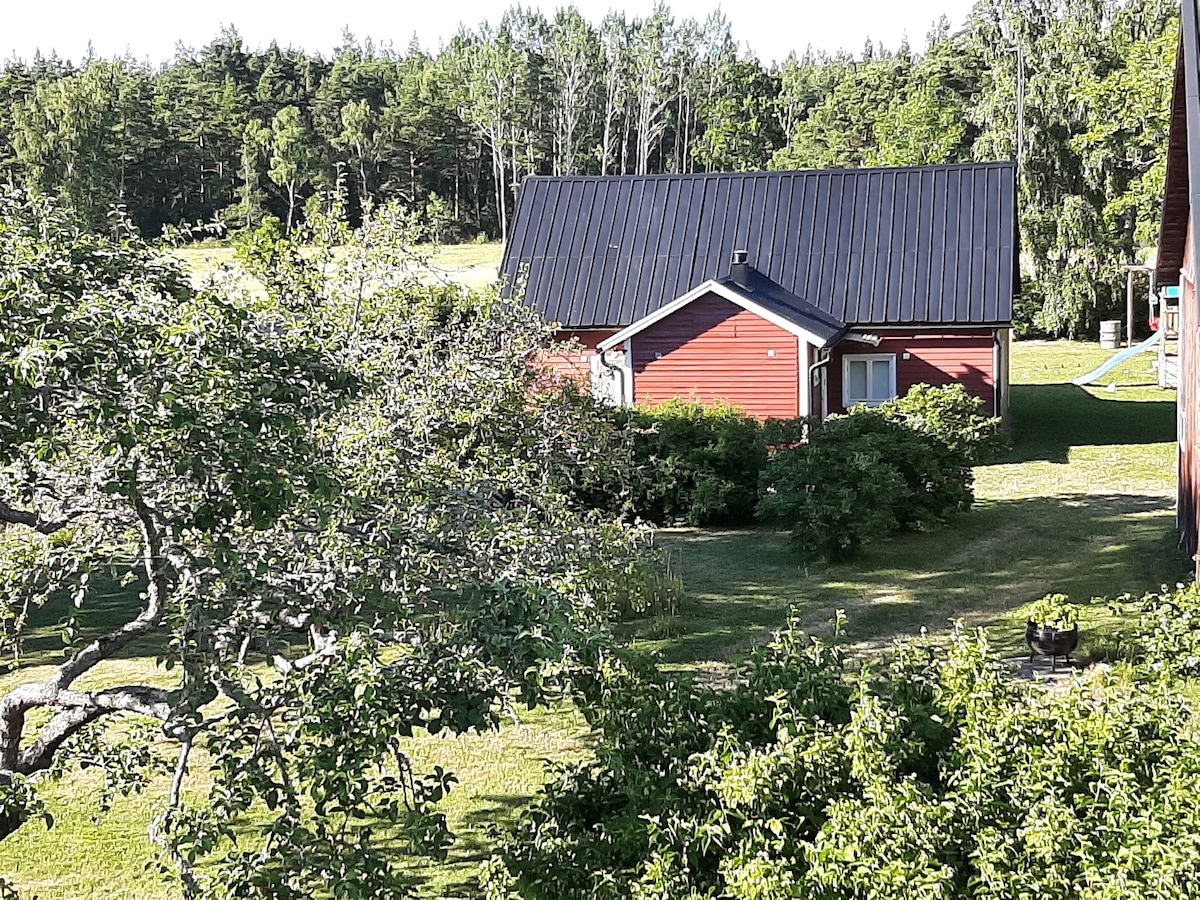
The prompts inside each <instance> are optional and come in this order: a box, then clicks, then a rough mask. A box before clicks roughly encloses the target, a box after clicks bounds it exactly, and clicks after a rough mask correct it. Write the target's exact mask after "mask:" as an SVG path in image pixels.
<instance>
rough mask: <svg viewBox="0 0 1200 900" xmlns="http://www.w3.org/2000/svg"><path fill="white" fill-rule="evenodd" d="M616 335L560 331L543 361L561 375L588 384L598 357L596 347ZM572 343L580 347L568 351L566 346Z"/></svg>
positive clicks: (543, 356)
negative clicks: (594, 359) (594, 360)
mask: <svg viewBox="0 0 1200 900" xmlns="http://www.w3.org/2000/svg"><path fill="white" fill-rule="evenodd" d="M616 333H617V332H616V331H615V330H611V329H610V330H608V331H560V332H558V333H557V334H556V335H554V343H553V344H551V346H550V348H549V349H548V350H546V352H545V353H544V354H542V361H543V362H545V363H547V364H549V365H550V366H551V367H552V368H554V369H555V370H557V371H558V372H560V373H561V374H563V375H566V376H568V377H570V378H576V379H578V380H580V381H581V382H583V383H584V384H588V383H590V382H591V378H592V357H593V356H595V355H596V352H597V351H596V345H597V344H598V343H600V342H601V341H602V340H604V339H605V338H609V337H612V336H613V335H614V334H616ZM570 341H575V342H576V343H577V344H579V346H578V347H572V348H571V349H569V350H568V348H567V347H566V346H564V345H565V344H566V343H567V342H570Z"/></svg>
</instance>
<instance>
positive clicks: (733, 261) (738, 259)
mask: <svg viewBox="0 0 1200 900" xmlns="http://www.w3.org/2000/svg"><path fill="white" fill-rule="evenodd" d="M749 258H750V255H749V254H748V253H747V252H746V251H745V250H734V251H733V256H732V257H731V258H730V260H729V277H730V279H731V280H732V281H733V283H734V284H736V285H739V286H740V287H749V286H750V263H749V262H747V260H748V259H749Z"/></svg>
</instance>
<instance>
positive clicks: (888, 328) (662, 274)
mask: <svg viewBox="0 0 1200 900" xmlns="http://www.w3.org/2000/svg"><path fill="white" fill-rule="evenodd" d="M1017 257H1018V242H1017V212H1016V186H1015V170H1014V167H1013V165H1012V164H1010V163H995V164H982V165H951V166H927V167H919V168H893V169H853V170H832V171H811V172H808V171H806V172H751V173H743V174H720V175H654V176H621V177H608V178H595V177H568V178H530V179H528V180H526V181H525V183H524V185H523V186H522V188H521V194H520V197H519V199H518V204H517V211H516V215H515V218H514V222H513V227H512V233H511V235H510V238H509V242H508V245H507V247H506V248H505V254H504V260H503V262H502V263H501V276H502V278H503V279H504V283H505V290H506V291H507V292H508V293H509V294H510V295H512V296H520V297H522V298H523V299H524V301H525V302H526V303H527V304H529V305H531V306H533V307H534V308H535V309H537V310H538V311H539V312H541V314H542V315H543V316H544V317H545V318H546V319H547V320H548V321H551V322H556V323H558V327H559V331H558V336H559V338H560V339H561V340H563V341H568V340H573V341H574V343H571V344H568V345H566V346H567V347H569V349H563V348H561V347H560V348H558V350H556V351H555V353H554V354H553V355H552V358H553V359H554V361H556V362H557V364H559V365H560V366H561V367H563V368H564V369H566V370H568V371H573V372H576V373H578V374H580V375H581V376H583V375H586V377H588V378H590V379H591V380H592V383H593V386H594V388H595V389H596V390H597V391H598V392H600V393H602V394H604V395H606V396H608V397H609V398H610V399H612V400H613V401H614V402H618V403H645V404H653V403H658V402H662V401H665V400H668V399H671V398H673V397H683V398H693V399H697V400H700V401H702V402H713V401H717V400H721V401H725V402H727V403H730V404H732V405H734V406H738V407H740V408H742V409H743V410H745V411H746V412H747V413H748V414H750V415H753V416H758V417H760V418H765V417H769V416H777V417H793V416H802V415H828V414H829V413H833V412H841V411H844V410H845V409H846V408H847V407H849V406H851V405H853V404H857V403H869V404H878V403H881V402H883V401H884V400H887V399H889V398H891V397H895V396H897V395H898V394H903V393H904V392H905V391H906V390H907V389H908V388H909V387H910V386H912V385H913V384H917V383H919V382H925V383H928V384H945V383H948V382H952V381H959V382H962V383H963V384H964V385H966V387H967V388H968V389H969V390H970V391H971V392H973V393H975V394H977V395H978V396H980V397H982V398H983V399H984V401H985V404H986V407H987V409H988V410H989V411H992V412H998V413H1000V414H1004V413H1006V411H1007V406H1008V356H1009V335H1010V327H1011V320H1012V300H1013V296H1014V294H1016V293H1017V291H1018V290H1019V288H1020V283H1019V279H1020V276H1019V272H1018V267H1017V266H1018V258H1017Z"/></svg>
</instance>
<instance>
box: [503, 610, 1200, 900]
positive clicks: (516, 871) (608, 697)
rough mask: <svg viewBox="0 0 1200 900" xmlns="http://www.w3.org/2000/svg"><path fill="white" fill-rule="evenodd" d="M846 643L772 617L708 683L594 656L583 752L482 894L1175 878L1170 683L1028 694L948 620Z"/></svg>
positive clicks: (1040, 886) (1186, 869)
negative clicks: (595, 682)
mask: <svg viewBox="0 0 1200 900" xmlns="http://www.w3.org/2000/svg"><path fill="white" fill-rule="evenodd" d="M849 662H850V661H849V659H848V658H847V656H846V655H845V654H844V653H843V652H842V651H840V650H839V649H837V648H836V646H835V647H829V646H826V645H825V644H823V643H821V642H818V641H814V640H810V639H805V638H804V636H803V635H802V634H800V633H799V632H798V631H797V630H795V628H794V626H793V627H792V628H789V629H788V630H787V631H785V632H783V633H781V634H780V635H778V636H777V638H776V640H775V641H774V642H773V643H772V644H771V645H770V646H769V647H766V648H763V649H762V650H761V651H759V652H757V653H755V654H754V655H753V656H752V657H751V658H750V660H748V661H747V662H746V663H744V664H743V665H742V666H740V667H739V668H738V670H737V671H736V672H735V673H734V675H733V678H732V680H731V685H732V686H730V687H715V686H708V687H705V686H699V685H695V684H690V685H688V684H679V683H676V682H673V681H672V680H671V679H670V678H669V677H668V676H665V675H662V674H659V673H656V672H654V671H653V670H634V669H630V668H625V669H620V670H616V671H614V670H611V669H610V670H609V671H607V672H605V673H604V674H603V675H602V679H601V680H602V682H603V684H604V686H605V687H604V688H603V689H600V690H597V691H595V692H593V694H591V695H590V696H589V701H590V702H591V703H592V704H596V705H598V708H593V711H592V712H591V713H590V714H591V715H592V716H593V717H594V719H595V720H596V721H597V722H598V724H599V727H600V731H599V738H598V745H597V749H596V761H595V762H594V763H592V764H587V765H577V766H574V767H569V768H567V769H565V770H564V771H562V772H561V773H560V774H559V776H558V777H557V778H555V780H554V781H552V782H551V783H550V784H548V785H547V786H546V787H545V788H544V790H543V793H542V794H541V795H540V796H539V797H538V799H537V800H536V801H535V803H534V804H533V806H532V807H531V809H530V810H529V811H528V812H527V813H525V814H524V815H523V817H522V822H521V824H520V826H519V828H518V829H517V830H516V831H515V833H514V834H513V835H511V836H510V837H509V838H508V839H507V840H506V841H505V842H504V843H503V845H502V848H501V850H500V852H499V854H498V855H497V856H496V858H495V859H493V861H492V863H491V865H490V867H489V869H488V873H487V877H486V884H487V887H488V891H489V894H488V896H490V897H492V898H509V897H523V898H543V897H545V898H549V897H562V898H574V897H578V898H583V897H593V896H599V897H605V898H626V897H629V898H633V897H747V898H749V897H753V898H775V897H779V898H783V897H827V898H878V900H883V898H897V897H899V898H922V900H925V898H964V897H973V898H981V900H982V898H1000V897H1004V898H1007V897H1011V898H1018V897H1028V896H1039V897H1046V898H1063V900H1066V898H1071V897H1078V896H1089V897H1097V898H1100V897H1103V898H1118V897H1120V898H1134V897H1145V896H1158V897H1163V898H1180V900H1182V898H1184V897H1186V896H1188V894H1189V891H1190V885H1191V884H1192V883H1193V879H1194V878H1195V877H1196V876H1197V875H1198V874H1200V856H1198V855H1197V853H1196V850H1195V839H1194V831H1195V828H1196V827H1197V824H1200V813H1198V812H1197V810H1196V809H1195V804H1194V800H1193V797H1194V791H1195V790H1196V789H1197V788H1198V787H1200V732H1198V730H1197V727H1196V722H1197V718H1196V713H1197V710H1196V709H1195V703H1194V700H1193V699H1192V695H1191V694H1183V695H1181V694H1180V693H1179V692H1178V690H1177V689H1176V688H1175V687H1174V686H1173V685H1172V684H1171V683H1170V682H1167V681H1163V680H1160V679H1158V678H1157V677H1155V676H1154V675H1153V673H1151V672H1150V671H1149V670H1147V669H1144V668H1143V669H1131V668H1126V669H1120V670H1115V669H1114V670H1106V669H1098V670H1096V671H1094V672H1091V673H1089V674H1088V675H1087V676H1086V677H1082V678H1079V679H1077V680H1075V681H1073V682H1071V683H1070V684H1067V685H1065V686H1063V687H1062V688H1061V689H1057V690H1053V691H1046V690H1044V689H1042V688H1040V687H1037V686H1034V685H1032V684H1029V683H1027V682H1020V681H1017V680H1014V679H1012V678H1011V677H1010V676H1009V675H1007V674H1006V672H1005V671H1004V669H1003V667H1002V666H1001V665H1000V664H999V663H998V662H996V661H995V660H994V659H993V658H992V657H991V654H990V652H989V649H988V645H987V642H986V639H985V638H984V637H983V636H982V634H972V633H969V632H963V631H956V632H955V634H954V635H952V636H951V638H950V639H949V641H948V646H947V645H939V644H937V643H933V642H929V641H925V640H922V641H917V642H911V643H901V644H898V645H897V646H896V647H895V648H894V651H893V653H892V655H891V657H890V659H889V661H888V662H887V663H886V665H882V664H875V665H872V666H864V667H863V668H862V669H861V670H860V671H859V672H857V674H853V675H851V674H850V666H849V665H848V663H849Z"/></svg>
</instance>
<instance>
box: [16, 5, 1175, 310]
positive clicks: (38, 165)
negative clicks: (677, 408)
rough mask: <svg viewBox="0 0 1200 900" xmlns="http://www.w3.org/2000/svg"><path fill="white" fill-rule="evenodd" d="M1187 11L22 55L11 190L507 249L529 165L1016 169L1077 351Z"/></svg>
mask: <svg viewBox="0 0 1200 900" xmlns="http://www.w3.org/2000/svg"><path fill="white" fill-rule="evenodd" d="M1177 20H1178V13H1177V9H1176V5H1175V3H1173V2H1170V0H980V2H978V3H977V4H976V5H975V7H974V9H973V10H972V13H971V15H970V16H969V18H968V20H967V22H966V23H965V25H964V26H963V27H962V28H961V30H958V31H952V30H951V28H950V26H949V23H947V22H946V21H945V20H943V21H942V22H941V23H940V24H939V25H937V26H935V27H934V28H933V29H932V30H931V31H930V33H929V34H928V35H927V36H926V38H925V40H924V43H923V46H922V47H920V48H919V49H916V48H913V47H910V46H908V45H902V46H900V47H899V48H897V49H895V50H892V49H885V48H883V47H881V46H878V45H876V44H874V43H871V42H868V43H867V45H866V46H865V47H864V48H863V50H862V52H861V53H860V54H858V55H850V54H844V53H843V54H838V55H834V56H830V55H825V54H819V53H813V52H805V53H803V54H796V55H793V56H791V57H789V58H788V59H787V60H786V61H784V62H783V63H782V64H778V65H773V66H765V65H763V64H762V63H761V62H760V61H759V60H758V59H757V57H756V56H755V55H754V53H753V51H752V49H748V48H746V47H744V46H739V45H738V44H737V43H736V41H735V40H734V37H733V35H732V33H731V29H730V25H729V22H728V21H727V20H726V19H725V18H724V17H723V16H722V15H721V14H720V13H713V14H712V15H711V16H709V17H708V18H707V19H706V20H705V21H703V22H699V21H695V20H691V19H685V20H677V19H676V18H675V17H674V16H673V15H672V13H671V12H670V10H669V9H668V8H667V7H666V6H659V7H658V8H657V9H656V10H655V11H654V12H653V13H652V14H651V15H649V16H647V17H645V18H633V17H630V16H628V15H625V14H622V13H610V14H609V15H608V16H607V17H605V18H604V20H603V21H601V22H599V23H595V22H589V21H587V20H585V19H584V18H583V17H582V16H581V15H580V13H579V12H578V11H576V10H575V9H573V8H566V9H562V10H560V11H559V12H557V13H556V14H555V15H554V16H553V17H552V18H550V17H547V16H545V15H544V14H542V13H540V12H536V11H531V10H526V9H522V8H520V7H514V8H512V9H510V10H509V11H508V12H506V13H505V14H504V15H503V16H502V17H501V18H500V20H499V22H498V23H496V24H488V23H485V24H483V25H480V26H479V27H478V28H477V29H475V30H473V31H471V30H463V31H462V32H461V33H460V34H458V35H457V36H456V37H455V38H454V39H453V40H452V41H451V42H450V43H449V45H448V46H446V47H444V48H441V49H440V50H439V51H438V52H437V53H429V52H427V51H425V50H424V49H422V48H421V47H419V46H416V45H415V44H414V45H412V46H410V47H408V48H407V49H406V50H405V51H403V52H399V51H396V50H394V49H392V48H391V46H390V45H382V46H381V45H379V44H376V43H374V42H372V41H370V40H365V41H360V40H357V39H355V38H354V37H353V36H352V35H350V34H345V35H343V39H342V42H341V44H340V46H339V47H338V48H337V49H336V50H335V51H334V53H333V55H332V58H329V59H327V58H324V57H322V56H320V55H314V54H311V53H307V52H304V51H301V50H294V49H286V48H281V47H279V46H277V45H276V44H271V45H270V46H268V47H267V48H266V49H261V50H255V49H251V48H248V47H247V46H246V45H245V44H244V42H243V41H242V39H241V38H240V37H239V36H238V34H237V33H236V31H234V30H232V29H230V30H224V31H222V32H221V33H220V34H219V35H218V36H217V37H216V38H215V39H214V40H213V41H212V42H211V43H209V44H208V45H206V46H204V47H202V48H200V49H191V48H187V47H182V46H181V47H180V48H179V49H178V51H177V53H176V55H175V58H174V59H173V60H171V61H170V62H169V63H166V64H164V65H162V66H160V67H156V68H155V67H150V66H148V65H146V64H144V63H139V62H136V61H134V60H132V59H98V58H92V59H87V60H84V61H82V62H81V63H79V64H75V63H72V62H68V61H64V60H61V59H58V58H54V57H51V58H44V57H35V58H34V59H33V60H10V61H8V62H6V63H5V64H4V66H3V68H2V69H0V173H3V174H2V175H0V177H3V178H5V179H7V180H11V181H13V182H15V183H16V184H18V185H21V186H25V187H27V188H29V189H31V190H33V191H35V192H39V191H40V192H46V193H53V194H56V195H58V196H60V197H62V198H64V199H66V200H67V201H68V202H69V203H71V204H72V206H73V207H74V209H75V210H76V213H77V215H78V216H80V217H81V220H82V221H84V222H85V223H88V224H90V225H92V226H95V227H103V226H104V224H105V221H106V216H107V214H108V211H109V210H110V209H111V208H112V207H113V206H114V205H121V206H123V207H124V208H125V209H126V211H127V213H128V215H129V217H130V218H131V219H132V220H133V222H134V223H135V224H136V225H137V226H138V227H139V228H140V229H141V230H142V232H143V233H144V234H146V235H147V236H155V235H158V234H160V233H161V232H162V231H163V230H164V228H165V227H167V226H170V227H171V228H178V227H181V226H182V227H183V228H184V229H185V231H186V233H189V234H193V235H203V234H206V233H207V234H224V233H226V232H228V231H231V230H236V229H238V228H241V227H245V226H253V225H255V224H256V223H257V222H258V221H260V220H261V219H262V218H263V217H264V216H266V215H274V216H276V217H278V218H279V219H280V220H281V221H282V222H283V223H285V227H286V228H287V229H288V230H290V229H292V228H293V227H295V226H296V225H297V224H298V223H300V222H302V221H303V220H304V216H305V211H306V210H311V209H313V208H314V207H322V206H330V205H332V204H333V202H334V201H335V200H336V201H339V202H341V203H342V204H343V206H344V208H345V209H347V210H348V211H349V215H350V217H351V220H352V221H357V219H358V218H359V217H360V216H361V214H362V210H364V209H365V208H367V207H369V206H371V205H375V204H378V203H380V202H381V201H384V200H391V199H397V198H399V199H400V200H402V201H403V202H404V203H406V204H410V205H411V206H412V207H414V208H415V209H417V210H419V211H420V212H421V214H422V216H423V218H424V220H425V221H426V223H427V225H428V227H429V229H430V231H431V233H432V234H433V235H434V236H436V237H438V238H440V239H443V240H462V239H471V238H474V237H476V236H478V235H487V236H490V237H500V238H503V236H504V235H505V233H506V230H507V225H508V220H509V218H510V216H511V214H512V208H513V203H514V199H515V194H516V191H517V189H518V187H519V185H520V182H521V179H522V178H524V177H525V176H527V175H531V174H554V175H565V174H574V173H580V174H597V175H599V174H624V173H654V172H693V171H696V172H703V171H728V170H749V169H760V168H823V167H844V166H874V165H910V164H934V163H947V162H959V161H970V160H996V159H1016V160H1017V161H1018V163H1019V164H1020V169H1021V194H1022V201H1023V203H1022V215H1023V221H1022V266H1023V268H1024V270H1025V287H1024V296H1023V299H1022V305H1021V309H1020V312H1019V319H1020V322H1021V326H1022V328H1023V329H1026V330H1040V331H1044V332H1048V333H1055V334H1082V333H1084V332H1086V331H1087V330H1088V329H1089V328H1091V327H1092V326H1093V325H1094V323H1095V321H1096V320H1097V319H1099V318H1101V317H1107V316H1108V315H1109V313H1110V312H1111V310H1113V309H1116V308H1119V306H1120V305H1121V303H1122V298H1123V283H1124V276H1123V274H1122V273H1121V271H1120V266H1121V264H1122V263H1125V262H1128V261H1130V260H1132V259H1133V258H1134V257H1135V256H1137V255H1139V251H1140V249H1141V248H1145V247H1148V246H1152V245H1153V243H1154V240H1155V237H1156V232H1157V226H1158V215H1159V202H1160V194H1161V190H1162V182H1163V173H1164V165H1165V163H1164V149H1165V146H1166V140H1165V139H1166V131H1167V121H1168V104H1169V97H1170V86H1171V81H1172V75H1173V71H1174V52H1175V45H1176V41H1177ZM914 25H917V23H914ZM797 43H798V45H802V44H803V35H802V34H798V35H797Z"/></svg>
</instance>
